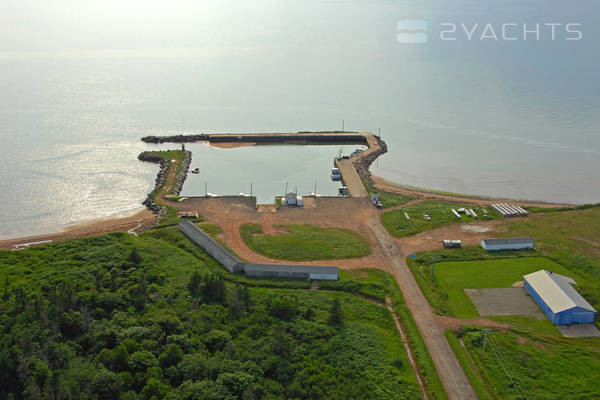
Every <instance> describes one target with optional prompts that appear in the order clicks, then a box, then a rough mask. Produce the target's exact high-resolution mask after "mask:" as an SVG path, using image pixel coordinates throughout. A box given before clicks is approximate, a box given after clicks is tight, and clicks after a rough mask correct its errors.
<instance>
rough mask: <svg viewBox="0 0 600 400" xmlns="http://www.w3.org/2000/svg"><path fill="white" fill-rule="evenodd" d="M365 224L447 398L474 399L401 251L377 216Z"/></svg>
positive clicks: (472, 392)
mask: <svg viewBox="0 0 600 400" xmlns="http://www.w3.org/2000/svg"><path fill="white" fill-rule="evenodd" d="M367 224H368V226H369V228H370V229H371V230H372V231H373V233H374V234H375V236H376V238H377V241H378V242H379V245H380V247H381V248H382V249H383V252H384V253H385V255H386V257H387V259H388V262H389V264H390V265H391V267H392V269H393V270H394V272H395V273H394V275H395V277H396V280H397V282H398V285H399V286H400V289H401V290H402V293H403V295H404V299H405V301H406V305H407V306H408V308H409V309H410V311H411V313H412V315H413V318H414V319H415V322H416V323H417V326H418V327H419V331H420V332H421V336H422V337H423V340H424V341H425V344H426V345H427V349H428V350H429V354H430V355H431V358H432V359H433V363H434V364H435V367H436V369H437V371H438V374H439V376H440V380H441V381H442V384H443V385H444V388H445V389H446V394H447V395H448V398H449V399H451V400H453V399H456V400H471V399H473V400H475V399H477V396H476V395H475V392H474V391H473V388H472V387H471V384H470V383H469V380H468V379H467V376H466V375H465V373H464V371H463V369H462V367H461V366H460V364H459V363H458V360H457V359H456V356H455V355H454V352H453V351H452V348H451V347H450V345H449V344H448V341H447V340H446V336H445V335H444V327H443V326H441V325H440V324H439V323H438V321H437V319H436V318H435V316H434V313H433V310H432V309H431V306H430V305H429V303H428V302H427V300H426V299H425V296H423V293H422V292H421V290H420V289H419V286H418V285H417V282H416V281H415V278H414V277H413V275H412V273H411V272H410V269H409V268H408V265H406V262H405V261H404V254H402V252H401V251H400V249H399V248H398V246H397V245H396V243H395V242H394V240H393V239H392V237H391V236H390V234H389V233H388V232H387V231H386V230H385V228H384V227H383V225H382V224H381V223H380V222H379V219H377V218H373V219H371V220H369V221H367Z"/></svg>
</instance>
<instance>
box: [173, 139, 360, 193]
mask: <svg viewBox="0 0 600 400" xmlns="http://www.w3.org/2000/svg"><path fill="white" fill-rule="evenodd" d="M186 148H187V149H188V150H190V151H191V152H192V164H191V168H192V169H194V168H198V169H199V170H200V172H199V173H198V174H188V178H187V179H186V182H185V184H184V186H183V190H182V191H181V195H182V196H203V195H205V194H206V193H207V192H208V193H213V194H217V195H227V194H238V193H244V194H252V195H255V196H256V197H257V202H258V203H259V204H273V202H274V201H275V197H276V196H283V195H284V194H285V193H287V192H295V193H298V195H301V196H304V195H308V194H310V193H317V194H320V195H322V196H337V195H338V189H339V188H340V187H341V186H342V184H341V182H339V181H337V182H336V181H332V180H331V168H332V167H333V158H334V157H335V156H337V155H339V154H340V152H343V154H349V153H351V152H353V151H354V150H356V149H357V148H359V149H361V150H362V149H364V148H365V147H364V146H356V145H352V146H351V145H346V146H325V145H323V146H296V145H282V146H279V145H266V146H248V147H238V148H233V149H222V148H217V147H212V146H209V145H207V144H202V143H192V144H188V145H186ZM286 187H287V192H286ZM315 190H316V192H315Z"/></svg>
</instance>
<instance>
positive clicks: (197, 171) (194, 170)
mask: <svg viewBox="0 0 600 400" xmlns="http://www.w3.org/2000/svg"><path fill="white" fill-rule="evenodd" d="M190 172H191V173H192V174H199V173H200V168H194V169H193V170H191V171H190Z"/></svg>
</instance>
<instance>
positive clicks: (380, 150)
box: [0, 132, 576, 250]
mask: <svg viewBox="0 0 600 400" xmlns="http://www.w3.org/2000/svg"><path fill="white" fill-rule="evenodd" d="M262 135H263V136H262V138H263V139H264V141H265V142H267V143H273V142H274V141H279V140H282V139H283V140H282V141H290V140H297V139H299V138H302V139H307V138H309V141H315V142H321V143H322V142H323V141H324V140H323V139H324V137H327V138H328V139H331V138H332V137H335V138H336V139H342V138H343V139H349V138H350V139H351V140H352V139H354V140H356V138H357V136H360V137H361V139H362V140H364V142H365V143H366V145H367V146H368V149H367V150H365V151H364V152H363V153H362V154H361V156H360V157H359V158H358V159H356V160H352V161H351V164H352V165H353V167H354V168H353V169H356V172H357V173H358V175H359V176H362V177H363V178H364V179H367V180H368V181H370V183H371V184H372V186H373V188H374V189H377V190H381V191H385V192H389V193H392V194H394V193H396V194H404V195H410V196H413V197H415V198H416V199H421V200H426V199H436V200H445V201H450V202H463V203H470V204H478V205H489V204H491V203H495V202H511V203H514V204H517V205H520V206H536V207H542V208H551V207H574V206H576V205H574V204H564V203H552V202H545V201H533V200H517V199H508V198H497V197H490V196H484V195H465V194H458V193H448V192H444V191H439V190H434V189H424V188H418V187H412V186H408V185H402V184H399V183H395V182H389V181H387V180H385V179H384V178H382V177H379V176H377V175H374V174H373V173H371V171H370V170H369V167H370V165H371V163H372V162H373V161H374V160H375V159H376V158H377V157H379V156H380V155H381V154H384V153H385V152H386V151H387V146H386V145H385V142H383V141H382V140H381V139H379V138H378V137H376V136H375V135H373V134H372V133H370V132H298V133H296V134H289V133H288V134H277V133H267V134H262ZM206 136H209V138H210V139H212V140H210V139H209V140H208V141H207V140H206V138H198V137H197V136H187V137H186V136H177V137H175V139H176V140H169V139H172V138H171V137H159V138H155V137H152V139H155V140H156V139H158V140H157V141H158V142H159V143H167V142H171V143H185V142H186V141H187V140H186V139H189V141H193V142H201V141H205V142H208V145H210V146H215V147H219V148H224V149H227V148H236V147H241V146H255V145H258V144H261V143H259V142H261V140H260V138H261V136H260V134H259V135H256V136H254V137H251V135H248V134H245V135H244V134H215V135H206ZM249 136H250V137H249ZM144 139H147V138H144ZM144 139H142V140H144ZM202 139H204V140H202ZM257 139H259V140H257ZM144 141H146V140H144ZM148 142H150V143H153V141H148ZM154 143H156V142H154ZM304 144H306V143H304ZM145 153H147V152H144V153H142V154H140V156H142V155H143V154H145ZM190 158H191V155H190ZM140 160H142V161H154V162H156V160H150V159H148V160H146V159H143V157H142V158H140ZM163 168H164V166H162V164H161V169H163ZM164 172H165V173H166V171H164ZM160 175H161V172H160V171H159V173H158V177H159V178H160ZM157 179H158V178H157ZM181 183H183V182H181ZM154 190H155V191H156V190H157V188H156V187H155V189H154ZM149 196H151V195H149ZM143 204H145V203H143ZM146 205H147V204H146ZM148 208H149V207H146V208H141V207H140V208H139V209H136V210H131V211H127V212H124V213H119V214H116V215H111V216H107V217H102V218H95V219H91V220H87V221H81V222H77V223H74V224H69V225H65V226H60V227H54V228H49V229H48V230H49V231H50V232H44V233H40V232H31V234H29V233H27V232H21V233H15V234H14V235H11V234H7V235H6V236H2V235H0V250H11V249H13V248H14V247H15V245H18V244H24V243H35V242H45V241H48V240H51V241H52V242H56V241H63V240H69V239H75V238H81V237H88V236H96V235H101V234H106V233H110V232H127V231H130V230H134V229H136V230H137V229H140V230H147V229H149V228H151V227H152V226H153V225H154V224H155V222H156V218H157V215H156V212H152V211H151V210H149V209H148ZM16 235H19V236H16Z"/></svg>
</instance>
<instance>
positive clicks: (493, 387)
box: [408, 206, 600, 400]
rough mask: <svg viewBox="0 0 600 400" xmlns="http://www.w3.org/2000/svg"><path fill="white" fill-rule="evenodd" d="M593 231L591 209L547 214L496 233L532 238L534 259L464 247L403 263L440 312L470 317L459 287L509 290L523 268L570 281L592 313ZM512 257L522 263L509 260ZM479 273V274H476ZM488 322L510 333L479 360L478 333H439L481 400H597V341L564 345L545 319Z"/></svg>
mask: <svg viewBox="0 0 600 400" xmlns="http://www.w3.org/2000/svg"><path fill="white" fill-rule="evenodd" d="M599 232H600V209H599V208H598V207H588V206H586V207H582V208H579V209H577V210H573V211H546V212H543V213H539V214H536V215H532V216H530V217H528V218H523V219H518V220H514V221H511V223H510V224H509V225H508V231H507V232H501V233H498V234H496V235H497V236H506V237H511V236H532V237H533V238H534V239H535V241H536V249H537V250H536V251H535V252H502V253H496V252H494V253H486V252H484V251H482V250H481V249H479V248H476V247H467V248H465V249H461V250H456V251H451V252H448V251H431V252H424V253H419V254H417V258H416V259H415V260H412V259H408V263H409V266H410V267H411V269H412V271H413V274H414V275H415V278H416V279H417V281H418V283H419V285H420V286H421V289H422V290H423V292H424V293H425V295H426V297H427V299H428V300H429V302H430V303H431V304H432V305H433V306H434V307H435V308H437V309H438V310H439V311H440V312H441V313H452V314H454V315H457V316H461V317H473V316H476V313H475V310H474V308H473V306H472V304H470V301H469V300H468V297H467V296H466V295H465V294H464V291H463V290H462V288H464V287H473V288H477V287H498V286H510V284H512V282H514V281H516V280H518V279H517V277H518V275H520V274H522V273H526V272H529V271H528V269H529V268H533V269H534V270H535V269H537V267H538V265H537V264H538V263H539V264H540V265H539V267H540V268H542V267H543V268H546V269H549V268H552V270H553V271H556V272H558V273H561V274H564V275H567V276H570V277H572V278H573V279H575V280H576V281H577V283H578V288H577V290H578V291H579V292H580V293H581V294H582V295H583V296H584V297H585V298H586V300H588V301H589V302H590V303H591V304H592V305H593V306H594V307H595V308H596V309H598V308H600V307H599V305H600V304H599V296H600V242H599V241H598V237H599ZM519 256H524V257H522V258H515V257H519ZM511 257H512V258H511ZM461 259H462V261H461ZM440 261H443V262H440ZM541 264H543V265H541ZM432 265H435V266H434V267H433V269H434V271H435V279H432V273H431V272H432V271H431V266H432ZM511 266H512V267H511ZM514 266H516V268H515V267H514ZM481 270H485V273H477V272H478V271H479V272H481ZM513 272H514V273H515V274H516V273H517V272H518V274H516V275H512V273H513ZM488 318H489V319H492V320H496V321H500V322H503V323H506V324H508V325H509V329H507V330H503V331H496V332H493V333H491V334H490V335H489V336H488V344H487V348H486V353H485V358H484V357H483V334H482V331H481V327H479V328H469V327H466V328H465V330H464V331H462V332H460V333H451V332H446V335H447V337H448V340H449V342H450V345H451V347H452V349H453V351H454V352H455V353H456V355H457V358H458V360H459V362H460V363H461V365H462V366H463V368H464V369H465V372H466V374H467V376H468V377H469V379H470V381H471V383H472V385H473V387H474V389H475V391H476V393H477V395H478V397H479V398H480V399H502V400H504V399H506V400H515V399H542V400H545V399H548V400H550V399H577V400H583V399H598V398H600V379H598V378H599V377H600V374H599V373H598V371H600V338H582V339H572V338H565V337H563V336H562V335H561V334H560V332H559V331H558V329H557V328H556V327H555V326H554V325H553V324H552V323H551V322H550V321H549V320H547V319H544V320H536V319H532V318H526V317H522V316H510V317H488ZM460 339H462V341H463V343H464V347H463V346H461V344H460V342H459V340H460Z"/></svg>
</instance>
